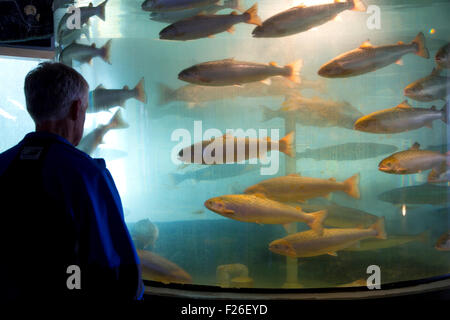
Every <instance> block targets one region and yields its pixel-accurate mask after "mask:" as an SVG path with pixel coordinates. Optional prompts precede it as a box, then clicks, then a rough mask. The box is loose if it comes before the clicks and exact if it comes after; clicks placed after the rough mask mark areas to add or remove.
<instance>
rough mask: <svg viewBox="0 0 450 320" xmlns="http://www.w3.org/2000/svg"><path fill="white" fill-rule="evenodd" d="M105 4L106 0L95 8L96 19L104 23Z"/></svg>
mask: <svg viewBox="0 0 450 320" xmlns="http://www.w3.org/2000/svg"><path fill="white" fill-rule="evenodd" d="M107 3H108V0H106V1H105V2H103V3H101V4H99V5H98V6H97V8H98V12H97V17H99V18H100V19H102V20H103V21H105V7H106V4H107Z"/></svg>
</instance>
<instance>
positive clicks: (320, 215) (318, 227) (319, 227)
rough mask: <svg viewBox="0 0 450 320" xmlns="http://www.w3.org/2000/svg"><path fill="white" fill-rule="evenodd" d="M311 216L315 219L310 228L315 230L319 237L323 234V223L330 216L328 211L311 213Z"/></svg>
mask: <svg viewBox="0 0 450 320" xmlns="http://www.w3.org/2000/svg"><path fill="white" fill-rule="evenodd" d="M309 215H311V216H313V217H314V220H313V222H311V223H309V224H308V226H309V227H310V228H311V229H312V230H314V231H315V232H316V233H317V234H318V235H322V234H323V222H324V221H325V219H326V218H327V216H328V211H327V210H322V211H317V212H314V213H310V214H309Z"/></svg>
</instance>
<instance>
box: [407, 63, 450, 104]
mask: <svg viewBox="0 0 450 320" xmlns="http://www.w3.org/2000/svg"><path fill="white" fill-rule="evenodd" d="M441 72H442V70H441V69H437V68H434V69H433V71H432V72H431V74H430V75H428V76H426V77H424V78H421V79H419V80H417V81H414V82H413V83H411V84H409V85H408V86H406V88H405V89H404V90H403V93H404V95H405V96H406V97H408V98H411V99H414V100H417V101H421V102H430V101H435V100H443V101H446V98H447V95H448V92H450V81H449V78H448V77H445V76H441Z"/></svg>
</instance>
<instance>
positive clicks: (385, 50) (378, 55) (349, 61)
mask: <svg viewBox="0 0 450 320" xmlns="http://www.w3.org/2000/svg"><path fill="white" fill-rule="evenodd" d="M408 53H414V54H416V55H418V56H420V57H422V58H425V59H429V57H430V54H429V52H428V49H427V47H426V44H425V36H424V35H423V33H422V32H420V33H419V34H418V35H417V36H416V38H415V39H414V40H413V41H412V42H411V43H410V44H405V43H403V42H399V43H397V44H394V45H386V46H379V47H374V46H372V44H371V43H370V42H369V41H366V42H364V43H363V44H362V45H361V46H360V47H359V48H357V49H355V50H352V51H349V52H346V53H343V54H341V55H340V56H338V57H336V58H334V59H332V60H331V61H329V62H327V63H325V64H324V65H323V66H322V67H320V69H319V71H318V74H319V75H320V76H322V77H326V78H347V77H354V76H359V75H362V74H365V73H368V72H373V71H376V70H378V69H381V68H383V67H386V66H388V65H390V64H392V63H394V62H398V63H400V61H401V58H402V56H404V55H405V54H408Z"/></svg>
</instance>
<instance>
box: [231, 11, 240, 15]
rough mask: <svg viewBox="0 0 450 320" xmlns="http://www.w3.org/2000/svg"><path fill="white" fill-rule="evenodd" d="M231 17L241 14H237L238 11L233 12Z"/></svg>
mask: <svg viewBox="0 0 450 320" xmlns="http://www.w3.org/2000/svg"><path fill="white" fill-rule="evenodd" d="M230 15H231V16H238V15H239V13H237V11H232V12H231V13H230Z"/></svg>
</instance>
